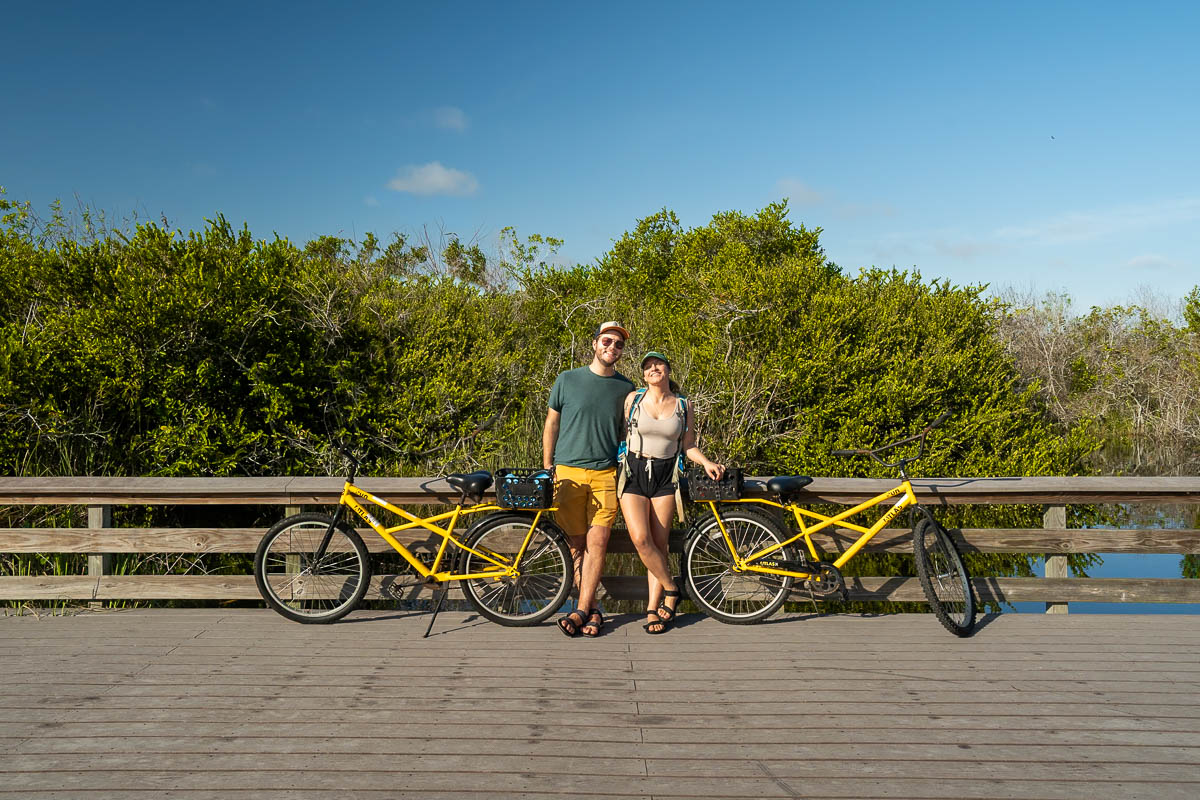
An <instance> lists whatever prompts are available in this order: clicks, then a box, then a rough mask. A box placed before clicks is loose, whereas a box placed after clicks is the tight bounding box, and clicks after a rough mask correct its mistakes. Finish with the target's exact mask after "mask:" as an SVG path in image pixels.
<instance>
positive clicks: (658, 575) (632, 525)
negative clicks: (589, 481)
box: [621, 492, 675, 588]
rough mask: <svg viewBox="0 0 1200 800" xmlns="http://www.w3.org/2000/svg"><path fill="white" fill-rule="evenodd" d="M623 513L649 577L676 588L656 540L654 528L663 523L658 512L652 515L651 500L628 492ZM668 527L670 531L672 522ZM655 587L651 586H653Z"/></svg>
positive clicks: (622, 497) (623, 497)
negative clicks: (658, 517) (658, 516)
mask: <svg viewBox="0 0 1200 800" xmlns="http://www.w3.org/2000/svg"><path fill="white" fill-rule="evenodd" d="M671 502H672V503H674V502H675V499H674V497H672V498H671ZM672 508H674V506H672ZM621 513H622V514H623V515H624V516H625V527H626V528H627V529H628V530H629V539H630V541H632V542H633V546H634V547H635V548H637V551H638V555H639V556H640V557H641V559H642V563H643V564H645V565H646V571H647V572H648V573H649V577H650V578H651V579H653V580H656V581H657V582H658V583H661V584H664V585H666V586H667V587H668V588H674V586H675V584H674V583H673V582H672V581H671V572H670V566H669V565H668V564H667V560H666V558H664V557H663V551H662V550H661V549H660V548H659V546H658V544H657V543H656V542H655V539H654V533H653V529H652V526H654V525H661V522H660V521H659V520H658V519H657V518H656V517H657V511H656V512H655V513H651V501H650V499H649V498H646V497H642V496H641V495H636V494H630V493H629V492H626V493H625V494H623V495H621ZM667 526H668V531H669V530H670V522H668V523H667ZM653 585H654V584H651V586H653Z"/></svg>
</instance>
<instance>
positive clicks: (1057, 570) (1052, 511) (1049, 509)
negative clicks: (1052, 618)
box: [1042, 506, 1070, 614]
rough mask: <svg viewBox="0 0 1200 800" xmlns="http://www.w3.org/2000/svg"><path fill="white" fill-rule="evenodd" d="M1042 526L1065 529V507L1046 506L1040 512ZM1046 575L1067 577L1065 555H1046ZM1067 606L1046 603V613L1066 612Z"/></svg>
mask: <svg viewBox="0 0 1200 800" xmlns="http://www.w3.org/2000/svg"><path fill="white" fill-rule="evenodd" d="M1042 527H1043V528H1046V529H1048V530H1065V529H1066V527H1067V507H1066V506H1046V510H1045V512H1044V513H1043V514H1042ZM1046 577H1047V578H1066V577H1069V575H1068V573H1067V557H1066V556H1065V555H1059V556H1046ZM1069 606H1070V604H1069V603H1046V613H1047V614H1066V613H1067V611H1068V610H1069Z"/></svg>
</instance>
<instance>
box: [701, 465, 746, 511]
mask: <svg viewBox="0 0 1200 800" xmlns="http://www.w3.org/2000/svg"><path fill="white" fill-rule="evenodd" d="M687 494H688V497H689V498H691V500H692V502H694V503H702V502H706V501H709V500H740V499H741V498H742V470H741V467H727V468H726V469H725V475H724V476H723V477H722V478H721V479H720V480H716V481H714V480H713V479H712V478H710V477H708V475H707V474H706V473H705V472H704V471H703V470H697V471H695V472H692V473H691V474H689V475H688V476H687Z"/></svg>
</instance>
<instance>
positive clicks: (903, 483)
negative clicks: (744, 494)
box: [683, 411, 975, 636]
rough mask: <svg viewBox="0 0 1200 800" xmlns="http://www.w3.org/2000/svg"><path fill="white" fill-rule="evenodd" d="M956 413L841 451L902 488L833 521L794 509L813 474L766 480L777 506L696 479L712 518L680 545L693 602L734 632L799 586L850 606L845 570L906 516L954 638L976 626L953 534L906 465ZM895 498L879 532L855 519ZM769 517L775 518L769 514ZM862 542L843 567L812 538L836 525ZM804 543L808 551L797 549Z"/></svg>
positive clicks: (924, 576) (728, 485)
mask: <svg viewBox="0 0 1200 800" xmlns="http://www.w3.org/2000/svg"><path fill="white" fill-rule="evenodd" d="M949 416H950V412H949V411H947V412H945V413H943V414H942V415H941V416H940V417H938V418H937V419H936V420H934V421H933V422H932V423H930V424H929V425H927V426H926V427H925V428H924V429H923V430H922V431H921V432H920V433H918V434H916V435H915V436H910V437H908V438H906V439H901V440H899V441H895V442H891V443H889V444H885V445H883V446H881V447H876V448H873V449H858V450H834V451H833V455H836V456H866V457H869V458H872V459H874V460H875V461H877V462H879V463H880V464H883V465H884V466H886V467H890V468H894V469H897V470H899V472H900V479H901V480H900V484H899V485H898V486H896V487H895V488H893V489H890V490H888V491H886V492H884V493H882V494H879V495H877V496H875V497H872V498H871V499H870V500H867V501H865V502H863V503H860V504H858V505H856V506H854V507H853V508H850V509H847V510H845V511H843V512H841V513H839V514H835V515H833V516H826V515H824V514H819V513H817V512H815V511H810V510H808V509H806V508H801V507H800V506H799V505H798V504H797V500H796V496H797V494H798V493H799V492H800V490H802V489H803V488H804V487H805V486H807V485H808V484H809V483H811V482H812V478H810V477H808V476H806V475H780V476H777V477H774V478H771V479H770V480H768V481H767V484H766V489H767V491H768V492H769V493H770V494H772V495H775V497H776V498H777V499H776V500H768V499H763V498H744V499H743V498H741V496H740V494H741V492H740V485H738V484H740V480H739V478H738V477H737V476H738V473H736V472H735V473H734V477H733V478H730V479H726V480H723V481H706V480H705V479H704V478H703V477H698V478H693V479H691V481H690V482H689V484H690V485H689V489H690V491H691V494H692V499H693V500H699V501H701V502H704V503H705V504H706V505H707V506H708V509H709V510H708V512H707V513H705V514H703V515H702V516H701V517H700V518H699V519H697V520H696V522H695V523H693V525H692V527H691V529H690V530H689V532H688V535H687V538H686V540H685V542H684V547H683V573H684V576H685V582H686V584H687V589H688V594H689V595H690V596H691V599H692V600H693V601H694V602H695V603H696V605H698V606H699V607H700V609H701V610H702V611H704V613H706V614H708V615H709V616H710V617H712V618H714V619H717V620H720V621H721V622H727V623H730V624H734V625H744V624H749V623H753V622H758V621H760V620H763V619H766V618H767V617H769V616H770V615H771V614H773V613H775V612H776V611H777V610H778V609H779V607H780V606H782V605H783V603H784V602H785V601H786V600H787V599H788V596H789V595H790V594H791V592H792V588H793V585H794V584H795V582H796V581H800V582H801V587H802V588H804V589H807V590H808V592H809V595H810V597H813V598H814V599H815V596H816V595H822V596H829V595H832V594H836V593H840V594H841V596H842V597H843V598H844V599H848V593H847V592H846V583H845V580H844V579H843V577H842V573H841V568H842V567H843V566H844V565H845V564H846V562H847V561H849V560H850V559H852V558H853V557H854V555H855V554H856V553H857V552H858V551H859V550H861V549H862V548H863V546H864V545H865V544H866V543H867V542H869V541H870V540H871V539H872V537H874V536H875V535H876V534H877V533H879V531H881V530H883V528H884V527H885V526H887V524H888V523H889V522H891V521H892V520H894V519H895V518H896V517H897V516H899V515H900V513H901V512H903V511H904V510H906V509H908V510H909V513H910V523H915V524H913V525H912V529H913V547H914V554H915V557H916V566H917V577H918V578H919V580H920V582H921V588H922V589H923V591H924V593H925V598H926V599H927V600H928V601H929V605H930V607H931V609H932V610H933V614H934V616H935V617H936V618H937V620H938V621H939V622H940V623H941V624H942V625H943V626H944V627H945V628H946V629H947V630H949V631H950V632H951V633H953V634H955V635H956V636H966V635H968V634H969V633H970V632H971V631H972V629H973V628H974V627H975V597H974V594H973V593H972V590H971V579H970V575H968V573H967V568H966V565H965V564H963V560H962V556H961V555H960V554H959V552H958V549H957V547H955V545H954V542H953V540H951V538H950V536H949V535H948V534H947V533H946V530H945V529H944V528H943V527H942V526H941V525H939V524H938V522H937V521H936V520H935V519H934V518H933V515H932V514H930V513H929V511H928V510H927V509H925V508H924V507H923V506H921V505H920V504H919V503H918V502H917V496H916V494H915V493H914V492H913V488H912V483H911V481H910V480H909V477H908V471H907V467H908V465H909V464H910V463H912V462H913V461H916V460H917V459H918V458H920V457H921V456H922V455H924V452H925V439H926V437H927V436H928V435H929V432H930V431H931V430H933V429H934V428H936V427H937V426H939V425H941V424H942V423H943V422H945V421H946V419H947V418H948V417H949ZM914 442H919V443H920V444H919V446H918V448H917V452H916V454H915V455H913V456H911V457H908V458H898V459H897V460H895V461H891V462H889V461H885V460H884V459H883V458H881V456H880V454H881V453H884V452H886V451H888V450H891V449H892V448H894V447H899V446H901V445H906V444H912V443H914ZM893 499H895V502H894V503H893V505H892V507H891V508H890V509H888V510H887V511H886V512H885V513H884V514H883V515H882V516H880V517H879V519H878V520H876V521H875V523H874V524H873V525H870V526H864V525H860V524H857V523H854V522H851V521H850V519H851V518H853V517H855V516H856V515H858V514H861V513H862V512H864V511H866V510H868V509H870V508H874V507H875V506H878V505H880V504H881V503H885V502H887V501H889V500H893ZM768 509H771V510H768ZM780 511H783V512H791V516H792V517H793V518H794V519H795V522H796V526H797V527H798V528H799V529H800V532H799V533H796V534H794V535H793V534H791V532H790V531H788V529H787V528H786V526H785V525H784V524H783V523H782V520H781V518H780V516H779V512H780ZM835 524H836V525H840V526H843V527H845V528H849V529H851V530H854V531H857V532H859V533H861V534H862V535H861V536H860V537H859V538H858V540H857V541H855V542H854V543H853V544H852V545H850V547H849V548H847V549H846V551H845V552H844V553H842V554H841V555H839V556H838V557H837V559H836V560H833V561H822V560H821V555H820V553H818V552H817V548H816V546H815V545H814V544H813V541H812V536H813V534H815V533H817V532H818V531H821V530H824V529H825V528H828V527H830V526H831V525H835ZM800 539H803V540H804V544H805V547H804V548H803V549H802V548H800V547H797V546H795V545H796V544H797V542H799V540H800Z"/></svg>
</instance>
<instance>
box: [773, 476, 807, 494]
mask: <svg viewBox="0 0 1200 800" xmlns="http://www.w3.org/2000/svg"><path fill="white" fill-rule="evenodd" d="M812 481H813V479H812V478H810V477H808V476H807V475H776V476H775V477H774V478H771V480H769V481H767V491H768V492H770V493H771V494H791V493H792V492H798V491H800V490H801V489H803V488H804V487H805V486H808V485H809V484H810V483H812Z"/></svg>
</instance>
